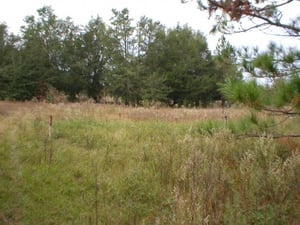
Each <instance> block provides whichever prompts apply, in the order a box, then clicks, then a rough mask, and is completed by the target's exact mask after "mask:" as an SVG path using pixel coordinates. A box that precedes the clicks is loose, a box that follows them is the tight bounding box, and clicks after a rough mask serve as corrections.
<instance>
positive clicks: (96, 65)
mask: <svg viewBox="0 0 300 225" xmlns="http://www.w3.org/2000/svg"><path fill="white" fill-rule="evenodd" d="M110 32H111V31H109V30H108V29H107V26H106V25H105V23H104V22H103V21H102V19H101V18H100V17H96V18H94V19H91V20H90V21H89V23H88V25H87V26H86V27H85V29H84V32H82V34H81V41H80V72H81V73H82V76H83V79H84V80H85V85H86V92H87V94H88V96H89V97H92V98H93V99H95V100H96V101H98V100H99V98H100V97H101V96H100V95H101V91H102V90H103V88H104V86H105V82H106V80H107V76H108V72H109V70H110V64H111V62H112V60H113V54H114V51H115V48H116V45H114V43H113V41H112V39H111V33H110Z"/></svg>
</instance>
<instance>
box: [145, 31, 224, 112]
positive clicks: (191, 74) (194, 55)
mask: <svg viewBox="0 0 300 225" xmlns="http://www.w3.org/2000/svg"><path fill="white" fill-rule="evenodd" d="M146 57H147V58H146V64H147V65H148V66H149V68H151V69H149V71H152V72H153V73H154V74H159V75H160V76H161V77H162V78H161V80H162V81H164V84H165V85H166V86H167V88H168V89H169V91H168V92H169V93H168V95H167V99H168V102H169V103H170V104H178V105H195V106H198V105H199V104H201V103H203V104H204V105H206V104H207V103H209V102H210V101H212V100H215V99H218V98H219V93H218V91H217V85H216V83H218V81H221V74H220V73H217V71H216V69H215V65H214V62H213V58H212V56H211V54H210V52H209V50H208V47H207V42H206V40H205V38H204V36H203V35H202V34H201V33H199V32H193V31H192V30H191V29H190V28H189V27H187V26H184V27H180V26H177V28H175V29H170V30H168V32H166V33H160V34H159V38H157V39H156V41H155V42H154V43H153V44H151V45H150V46H149V50H148V52H147V56H146Z"/></svg>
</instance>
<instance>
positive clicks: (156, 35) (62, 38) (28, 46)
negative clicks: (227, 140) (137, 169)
mask: <svg viewBox="0 0 300 225" xmlns="http://www.w3.org/2000/svg"><path fill="white" fill-rule="evenodd" d="M112 15H113V16H112V17H111V19H110V23H109V24H106V23H104V22H103V20H102V19H101V17H99V16H97V17H95V18H91V19H90V21H89V22H88V23H87V24H86V25H84V26H82V25H76V24H74V22H73V21H72V19H71V18H69V17H67V18H66V19H61V18H58V17H57V16H56V15H55V12H54V10H53V9H52V8H51V7H50V6H45V7H43V8H40V9H38V10H37V16H27V17H25V20H24V21H25V25H24V26H22V27H21V29H20V33H19V34H18V35H15V34H13V33H9V31H8V27H7V25H6V24H5V23H1V24H0V99H1V100H4V99H8V100H17V101H25V100H31V99H33V98H37V99H39V100H44V99H45V98H47V93H48V90H49V88H50V87H51V88H55V89H56V90H58V91H59V92H63V93H65V94H66V95H67V96H68V100H69V101H76V100H77V99H76V96H78V94H84V95H86V96H87V97H89V98H92V99H94V100H95V101H96V102H100V101H101V100H102V99H103V98H104V97H107V96H110V97H112V98H113V99H114V101H119V102H120V101H121V102H122V103H124V104H126V105H141V104H144V103H147V104H152V103H154V102H160V103H163V104H167V105H184V106H200V105H201V106H206V105H207V104H209V103H210V102H212V101H215V100H219V99H221V92H220V90H219V88H218V87H219V86H218V84H220V83H224V81H225V80H226V79H227V78H228V77H229V76H234V77H239V76H240V72H239V70H238V67H237V66H236V64H235V60H236V59H235V50H234V49H233V47H232V46H231V45H230V44H229V43H228V42H227V41H226V40H225V39H224V38H223V39H221V40H220V41H219V44H218V47H217V49H216V53H215V54H212V52H211V51H210V50H209V49H208V44H207V40H206V37H205V36H204V35H203V34H202V33H200V32H198V31H194V30H193V29H191V28H190V27H188V26H187V25H184V26H180V25H177V26H176V27H175V28H166V27H165V26H164V25H163V24H161V23H160V22H158V21H154V20H152V19H150V18H147V17H145V16H143V17H141V18H140V19H139V21H137V22H136V23H135V24H133V19H132V18H130V15H129V10H128V9H126V8H125V9H122V10H121V11H118V10H116V9H112Z"/></svg>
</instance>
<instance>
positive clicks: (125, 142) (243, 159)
mask: <svg viewBox="0 0 300 225" xmlns="http://www.w3.org/2000/svg"><path fill="white" fill-rule="evenodd" d="M46 115H47V113H45V112H40V113H36V114H31V113H22V114H10V115H5V116H2V117H1V123H2V124H3V126H5V127H4V128H3V129H4V130H5V132H2V133H0V135H1V138H0V167H1V168H0V175H1V176H0V177H1V180H0V223H1V224H25V225H26V224H28V225H29V224H30V225H31V224H45V225H47V224H49V225H50V224H99V225H100V224H113V225H115V224H173V225H176V224H178V225H179V224H191V225H192V224H216V225H217V224H218V225H219V224H234V225H236V224H241V225H242V224H255V225H256V224H278V225H280V224H282V225H283V224H292V225H293V224H295V225H296V224H297V223H298V222H299V220H300V215H299V203H300V199H299V194H300V193H299V190H300V178H299V177H300V161H299V156H297V155H294V154H292V153H291V154H288V155H287V156H285V157H281V155H280V148H279V147H278V145H277V144H276V142H275V141H274V140H273V139H269V138H256V139H250V138H243V139H241V138H236V134H240V133H243V132H250V131H251V132H254V131H264V129H266V128H267V127H269V125H272V124H274V121H273V120H269V119H267V120H262V119H261V118H255V115H251V114H250V115H249V116H248V117H244V118H242V119H239V120H232V119H230V120H229V121H223V120H220V121H217V120H215V121H214V120H211V121H204V122H179V123H174V122H165V121H157V120H145V121H130V120H122V119H120V120H108V119H101V118H94V117H87V116H86V115H85V116H84V117H81V116H80V115H77V116H76V117H75V118H74V119H70V118H72V116H71V115H66V116H65V117H61V118H59V119H56V120H54V123H53V135H52V136H51V139H50V138H49V134H48V131H49V130H48V128H49V127H48V120H47V116H46ZM54 118H55V117H54Z"/></svg>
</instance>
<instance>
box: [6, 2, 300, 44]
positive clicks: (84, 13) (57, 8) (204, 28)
mask: <svg viewBox="0 0 300 225" xmlns="http://www.w3.org/2000/svg"><path fill="white" fill-rule="evenodd" d="M45 5H50V6H51V7H52V8H53V10H54V13H55V14H56V15H57V16H58V17H59V18H61V19H65V18H66V17H67V16H69V17H71V18H72V20H73V21H74V22H75V24H77V25H86V24H87V22H88V21H89V20H90V19H91V18H92V17H96V16H97V15H99V16H100V17H101V18H102V19H103V20H104V21H105V22H106V23H108V22H109V18H111V17H112V13H111V9H113V8H115V9H117V10H122V9H123V8H128V9H129V14H130V16H131V17H132V18H133V19H135V20H138V19H139V18H140V17H141V16H147V17H149V18H151V19H153V20H155V21H160V22H161V23H162V24H164V25H166V26H167V27H170V28H172V27H175V26H176V25H177V24H178V23H179V24H181V25H184V24H188V25H189V26H190V27H192V28H193V29H194V30H199V31H201V32H202V33H203V34H204V35H205V36H206V37H207V40H208V43H209V47H210V48H211V49H212V50H213V49H214V48H215V45H216V42H217V40H218V36H216V35H210V34H209V31H210V29H211V27H212V24H213V21H212V20H208V15H207V14H206V13H204V12H201V11H200V10H199V9H198V8H197V3H196V1H193V2H190V3H187V4H181V1H180V0H2V3H1V7H0V22H6V24H7V25H8V27H9V31H10V32H13V33H15V34H17V33H18V32H19V30H20V26H21V25H24V22H23V20H24V18H25V16H29V15H36V10H37V9H39V8H41V7H43V6H45ZM298 9H299V8H298ZM298 9H296V10H295V9H294V12H293V13H298V16H299V12H300V9H299V10H298ZM227 39H228V40H229V41H230V43H231V44H233V45H235V46H238V47H240V46H245V45H250V46H256V45H259V46H260V47H261V48H264V47H266V46H267V43H268V42H269V40H274V41H276V42H280V43H283V44H286V45H291V43H292V42H291V41H290V40H284V39H279V38H276V37H274V36H268V35H263V34H262V33H258V32H251V33H246V34H242V35H231V36H228V37H227ZM298 42H300V41H299V40H298ZM295 43H296V42H295ZM297 44H298V43H296V45H297ZM292 45H293V44H292ZM298 47H299V45H298Z"/></svg>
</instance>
